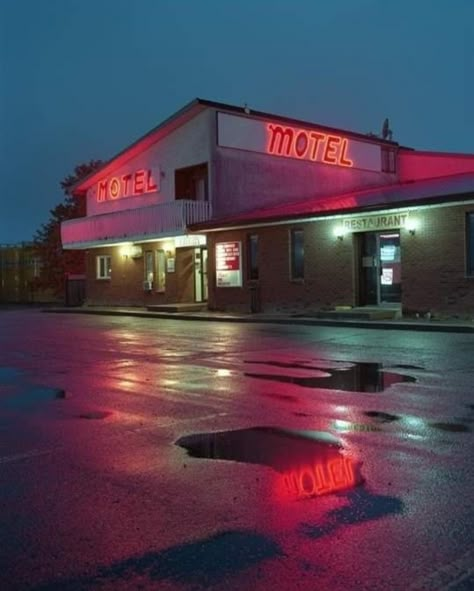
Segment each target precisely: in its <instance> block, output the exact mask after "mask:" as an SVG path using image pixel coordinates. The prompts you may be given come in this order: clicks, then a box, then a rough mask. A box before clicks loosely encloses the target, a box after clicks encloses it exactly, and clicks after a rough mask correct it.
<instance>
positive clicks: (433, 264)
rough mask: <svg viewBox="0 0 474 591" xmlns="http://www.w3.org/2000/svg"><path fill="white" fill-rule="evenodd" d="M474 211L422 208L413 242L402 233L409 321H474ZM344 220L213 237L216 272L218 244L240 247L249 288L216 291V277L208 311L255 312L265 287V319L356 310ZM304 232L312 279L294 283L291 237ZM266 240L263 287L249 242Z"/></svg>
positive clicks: (354, 272) (354, 267)
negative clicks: (253, 277)
mask: <svg viewBox="0 0 474 591" xmlns="http://www.w3.org/2000/svg"><path fill="white" fill-rule="evenodd" d="M471 210H472V211H474V206H467V205H466V206H463V205H462V206H452V207H441V208H432V209H420V210H418V211H415V210H413V211H411V212H410V219H416V221H417V222H418V228H417V230H416V232H415V234H414V235H411V234H410V233H409V232H408V231H407V230H405V229H401V230H400V245H401V269H402V271H401V273H402V307H403V311H404V313H405V314H414V313H417V312H418V313H421V314H423V313H426V312H428V311H431V312H432V313H434V314H435V315H445V316H454V315H458V316H461V317H462V316H474V277H472V278H469V277H466V273H465V265H466V262H465V260H466V253H465V214H466V212H468V211H471ZM337 223H338V222H337V220H330V219H329V220H324V221H317V222H308V223H301V224H292V225H290V224H289V225H281V226H274V227H262V228H255V229H248V230H233V231H223V232H216V233H210V234H209V235H208V247H209V261H210V269H212V268H213V266H214V251H215V243H216V242H227V241H235V240H240V241H241V242H242V253H243V287H242V288H216V286H215V275H214V273H209V307H210V309H215V310H227V311H240V312H247V313H248V312H250V308H251V297H252V296H251V288H252V286H255V285H257V286H258V293H259V297H260V302H261V309H262V311H265V312H272V311H288V312H291V311H295V312H297V311H298V310H302V309H305V310H311V309H314V310H318V309H321V308H324V307H331V306H337V305H350V306H354V305H357V304H358V303H359V302H358V280H359V279H358V260H357V240H358V235H357V234H347V235H346V236H344V238H343V240H338V239H337V238H336V237H335V236H334V227H335V226H336V225H337ZM293 228H294V229H302V230H303V231H304V241H305V278H304V281H300V282H293V281H291V280H290V276H289V256H290V255H289V232H290V230H291V229H293ZM250 233H252V234H258V236H259V257H260V260H259V280H258V282H257V283H256V284H255V283H252V282H250V281H248V280H247V279H246V277H247V266H246V237H247V235H248V234H250Z"/></svg>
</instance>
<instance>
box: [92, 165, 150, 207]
mask: <svg viewBox="0 0 474 591" xmlns="http://www.w3.org/2000/svg"><path fill="white" fill-rule="evenodd" d="M159 183H160V171H159V170H158V169H157V168H147V169H145V168H141V169H139V170H136V171H134V172H129V173H127V174H121V175H117V176H113V177H110V178H106V179H102V180H101V181H99V182H98V183H97V193H96V194H97V201H98V202H99V203H100V202H103V201H114V200H116V199H123V198H124V197H134V196H137V195H144V194H146V193H156V192H158V191H159V190H160V186H159Z"/></svg>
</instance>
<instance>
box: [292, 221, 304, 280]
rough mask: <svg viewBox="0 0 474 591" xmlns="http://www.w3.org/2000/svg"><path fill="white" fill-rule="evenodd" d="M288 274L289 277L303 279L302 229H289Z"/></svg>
mask: <svg viewBox="0 0 474 591" xmlns="http://www.w3.org/2000/svg"><path fill="white" fill-rule="evenodd" d="M290 274H291V279H299V280H301V279H304V233H303V230H291V232H290Z"/></svg>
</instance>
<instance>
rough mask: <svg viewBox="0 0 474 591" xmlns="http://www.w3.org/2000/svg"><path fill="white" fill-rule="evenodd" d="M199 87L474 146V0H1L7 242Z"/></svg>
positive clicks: (0, 111) (317, 116) (432, 141)
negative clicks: (71, 182) (74, 180)
mask: <svg viewBox="0 0 474 591" xmlns="http://www.w3.org/2000/svg"><path fill="white" fill-rule="evenodd" d="M197 96H199V97H201V98H207V99H210V100H216V101H222V102H228V103H232V104H241V105H243V103H245V102H246V103H248V105H249V106H250V107H251V108H255V109H259V110H263V111H269V112H274V113H279V114H284V115H288V116H292V117H296V118H301V119H308V120H311V121H315V122H320V123H322V124H327V125H333V126H335V127H342V128H348V129H353V130H355V131H359V132H363V133H365V132H369V131H373V132H379V131H380V129H381V125H382V122H383V119H384V118H385V117H387V116H388V117H389V118H390V122H391V127H392V129H393V131H394V139H395V140H396V141H398V142H400V143H402V144H404V145H409V146H412V147H415V148H419V149H428V150H443V151H457V152H471V153H474V116H473V108H474V2H473V1H472V0H396V1H393V2H388V1H384V0H339V1H337V2H336V1H334V2H333V1H330V0H285V1H284V0H239V1H234V2H230V1H226V0H220V1H219V0H201V1H200V2H198V1H196V0H186V1H185V0H0V142H1V143H0V150H1V152H0V156H1V159H0V178H1V199H2V211H3V214H2V216H1V217H0V243H11V242H19V241H23V240H30V239H31V238H32V236H33V234H34V233H35V230H36V229H37V228H38V227H39V226H40V225H41V224H42V223H43V222H46V221H47V220H48V217H49V209H50V208H51V207H53V206H54V205H56V204H57V203H59V202H60V201H61V200H62V198H63V196H62V193H61V190H60V188H59V182H60V181H61V179H62V178H64V177H65V176H66V175H67V174H68V173H69V172H71V171H72V169H73V168H74V166H75V165H76V164H79V163H80V162H83V161H86V160H89V159H92V158H101V159H108V158H110V157H111V156H112V155H113V154H115V153H116V152H118V151H119V150H121V149H123V148H124V147H126V146H127V145H128V144H129V143H131V142H132V141H133V140H134V139H136V138H137V137H138V136H140V135H141V134H143V133H145V132H146V131H148V130H149V129H151V128H152V127H154V126H155V125H157V124H158V123H159V122H160V121H161V120H162V119H164V118H165V117H167V116H169V115H170V114H172V113H173V112H174V111H176V110H178V109H179V108H181V107H182V106H183V105H184V104H185V103H187V102H188V101H190V100H192V99H193V98H195V97H197Z"/></svg>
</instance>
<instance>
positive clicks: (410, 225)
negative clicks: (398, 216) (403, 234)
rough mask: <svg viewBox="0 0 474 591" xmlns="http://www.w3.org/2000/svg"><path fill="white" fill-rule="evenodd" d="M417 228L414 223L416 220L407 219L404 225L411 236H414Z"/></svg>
mask: <svg viewBox="0 0 474 591" xmlns="http://www.w3.org/2000/svg"><path fill="white" fill-rule="evenodd" d="M417 226H418V224H417V223H416V220H413V219H409V220H408V222H407V225H406V229H407V230H408V232H409V233H410V234H411V235H412V236H414V235H415V233H416V229H417Z"/></svg>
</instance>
